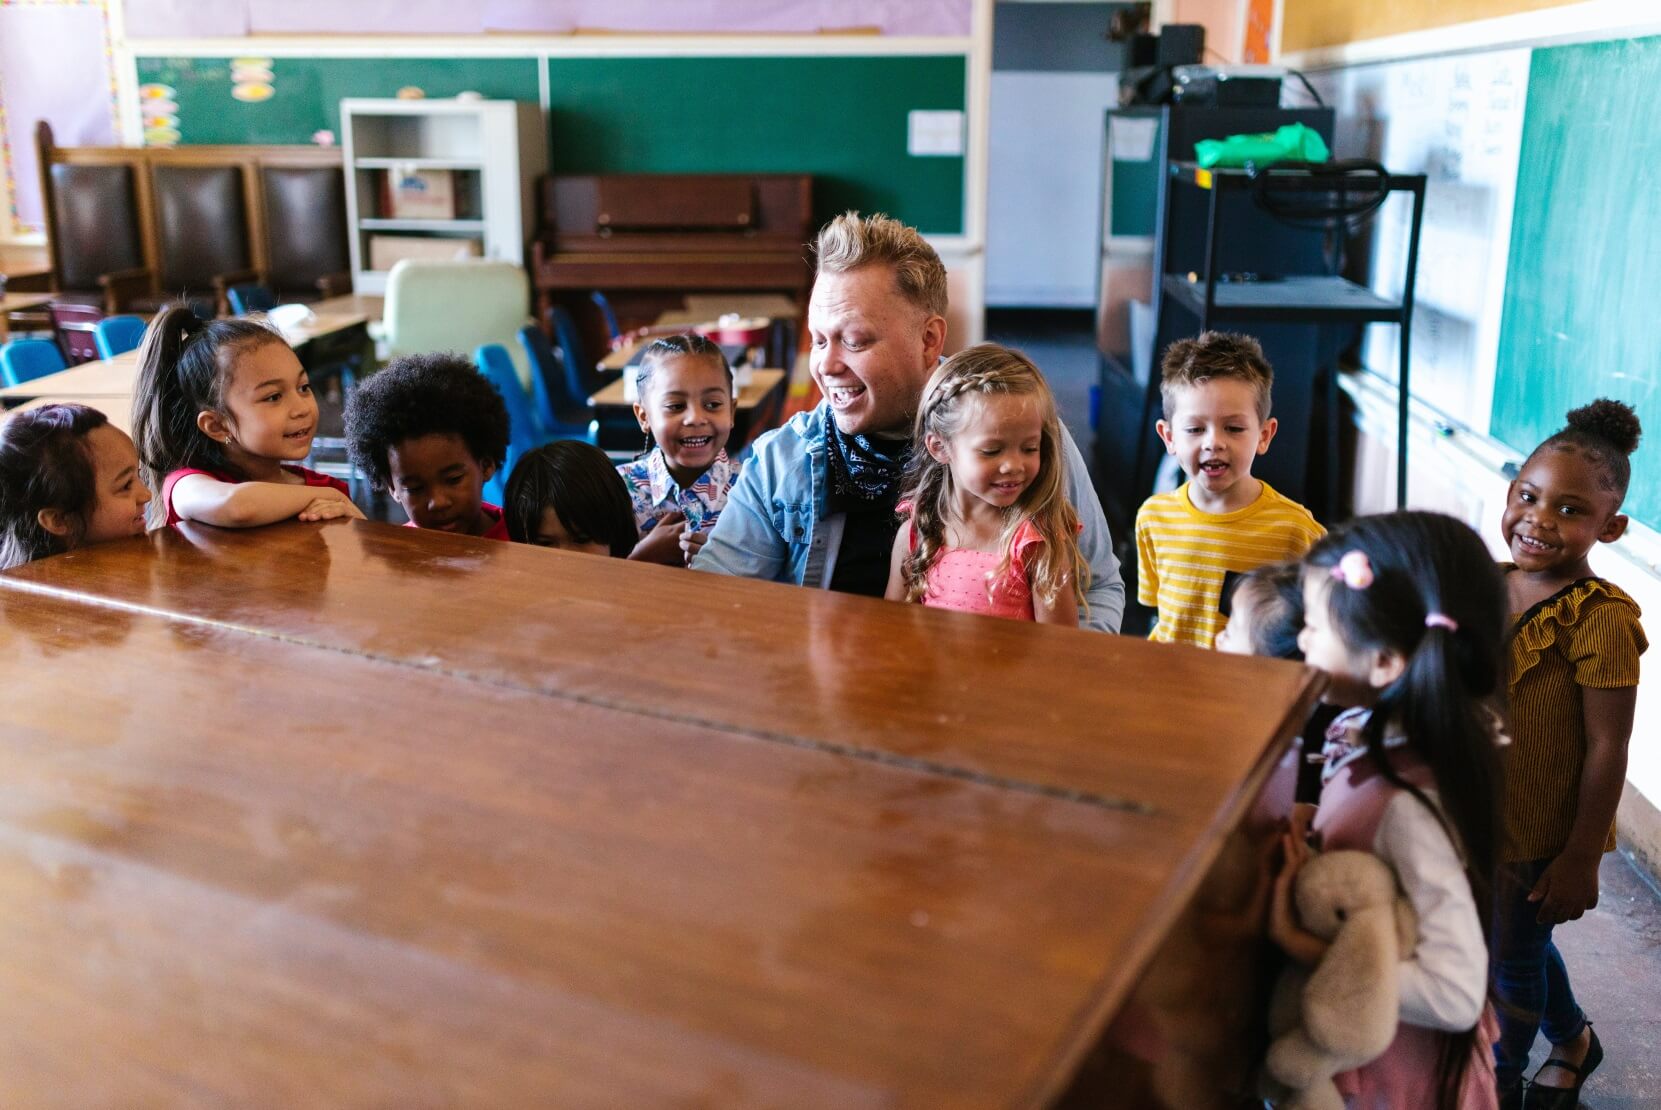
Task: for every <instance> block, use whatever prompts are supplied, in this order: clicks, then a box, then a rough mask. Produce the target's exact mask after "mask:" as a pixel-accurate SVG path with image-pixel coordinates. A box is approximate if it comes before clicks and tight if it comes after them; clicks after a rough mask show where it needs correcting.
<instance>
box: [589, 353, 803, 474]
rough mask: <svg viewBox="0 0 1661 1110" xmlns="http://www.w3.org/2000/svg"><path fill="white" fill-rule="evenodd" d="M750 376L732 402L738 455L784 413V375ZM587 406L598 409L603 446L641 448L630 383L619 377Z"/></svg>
mask: <svg viewBox="0 0 1661 1110" xmlns="http://www.w3.org/2000/svg"><path fill="white" fill-rule="evenodd" d="M749 375H750V380H749V381H748V382H746V383H745V384H744V385H743V387H741V388H740V389H739V391H738V396H737V397H736V398H734V401H733V420H732V433H731V434H730V435H729V436H728V437H727V451H728V453H730V454H737V453H738V450H739V448H741V447H743V446H744V445H745V444H746V443H748V442H750V440H751V439H752V438H754V437H755V436H756V435H759V434H760V433H762V432H765V431H767V430H768V429H769V428H772V427H775V426H777V424H778V422H779V414H780V413H782V412H783V411H784V388H785V377H786V375H785V372H784V371H783V370H767V369H759V370H751V371H749ZM588 403H589V404H590V405H592V406H593V407H594V408H595V409H596V410H598V416H599V425H600V440H599V446H600V447H602V448H605V449H607V450H621V449H622V448H623V447H625V446H627V447H628V448H630V449H633V450H638V449H639V442H640V439H639V436H637V435H634V434H633V432H634V429H636V428H638V427H639V424H638V423H637V422H636V421H635V418H634V403H633V402H632V401H630V400H629V395H628V384H627V382H625V381H624V380H623V379H622V378H618V379H617V380H616V381H614V382H612V383H611V384H610V385H608V386H606V387H605V388H604V389H602V390H600V391H599V392H598V393H596V394H594V395H593V396H592V397H590V398H589V399H588ZM619 429H622V430H621V431H619Z"/></svg>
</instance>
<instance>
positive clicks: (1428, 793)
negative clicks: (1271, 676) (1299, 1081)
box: [1270, 512, 1505, 1110]
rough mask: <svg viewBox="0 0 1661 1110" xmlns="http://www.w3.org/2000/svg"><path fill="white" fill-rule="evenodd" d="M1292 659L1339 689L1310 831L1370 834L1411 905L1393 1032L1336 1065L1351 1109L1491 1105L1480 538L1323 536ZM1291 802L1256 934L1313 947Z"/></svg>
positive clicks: (1491, 572)
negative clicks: (1339, 710)
mask: <svg viewBox="0 0 1661 1110" xmlns="http://www.w3.org/2000/svg"><path fill="white" fill-rule="evenodd" d="M1303 591H1304V628H1303V633H1302V635H1301V636H1300V637H1299V640H1298V644H1299V647H1301V648H1302V649H1303V652H1304V658H1305V660H1306V661H1307V662H1308V663H1309V664H1310V665H1312V666H1315V667H1319V668H1320V669H1322V670H1324V671H1326V672H1327V675H1328V678H1329V685H1328V687H1327V690H1326V692H1325V694H1324V695H1323V697H1324V699H1325V700H1326V701H1328V702H1331V703H1333V704H1336V705H1342V706H1348V707H1353V708H1351V710H1350V712H1347V713H1345V714H1343V715H1342V716H1340V717H1339V718H1338V720H1337V721H1336V722H1335V723H1334V724H1333V726H1332V729H1331V730H1330V731H1329V732H1328V734H1327V736H1328V738H1327V744H1326V748H1325V751H1324V753H1323V754H1324V758H1325V761H1326V766H1325V770H1324V772H1323V775H1322V784H1323V785H1322V789H1321V796H1320V804H1319V806H1317V807H1316V808H1315V811H1314V817H1313V822H1312V824H1310V830H1311V832H1312V835H1311V836H1310V838H1309V841H1311V842H1313V846H1314V847H1318V848H1319V849H1321V850H1326V851H1334V850H1339V849H1355V850H1359V851H1365V852H1372V853H1373V854H1374V855H1376V856H1378V857H1379V858H1380V859H1382V860H1384V862H1385V863H1387V864H1389V865H1390V868H1391V870H1392V871H1394V872H1395V875H1396V880H1397V883H1398V885H1399V886H1400V888H1401V890H1402V893H1403V894H1404V895H1405V896H1406V897H1407V899H1408V901H1409V902H1411V903H1412V905H1413V908H1414V910H1415V912H1416V913H1417V915H1418V939H1417V941H1416V943H1415V946H1414V948H1413V951H1412V952H1410V953H1407V954H1405V955H1404V957H1403V959H1402V962H1401V964H1400V966H1399V970H1398V976H1397V988H1396V989H1397V996H1398V998H1397V1001H1398V1004H1399V1010H1398V1013H1399V1018H1398V1023H1397V1026H1396V1035H1395V1039H1394V1040H1393V1041H1392V1042H1391V1044H1390V1046H1389V1048H1387V1049H1386V1050H1385V1051H1384V1054H1383V1055H1382V1056H1380V1057H1379V1058H1378V1059H1376V1060H1373V1061H1372V1062H1371V1063H1368V1064H1366V1065H1364V1066H1362V1067H1360V1068H1357V1069H1356V1070H1354V1071H1351V1072H1346V1073H1344V1074H1342V1075H1339V1076H1337V1077H1336V1082H1337V1085H1338V1089H1339V1091H1340V1092H1341V1093H1342V1094H1343V1096H1344V1101H1345V1105H1346V1106H1349V1107H1352V1108H1356V1110H1361V1108H1365V1110H1418V1108H1431V1107H1436V1108H1440V1110H1467V1108H1476V1107H1482V1108H1488V1107H1493V1106H1495V1105H1496V1094H1495V1086H1494V1058H1493V1043H1494V1040H1495V1038H1496V1036H1497V1034H1498V1026H1497V1024H1496V1023H1495V1021H1494V1014H1493V1010H1492V1008H1491V1007H1490V1006H1488V1004H1487V998H1488V979H1489V976H1488V949H1487V944H1486V941H1485V939H1484V938H1485V937H1486V936H1487V935H1488V930H1487V926H1488V910H1489V906H1490V905H1491V887H1492V879H1493V875H1494V868H1495V859H1496V854H1495V853H1496V845H1497V840H1498V836H1497V833H1498V820H1499V812H1500V809H1499V804H1498V803H1499V789H1500V787H1499V783H1500V779H1499V765H1498V753H1497V751H1496V744H1497V741H1498V731H1497V729H1496V727H1495V722H1496V718H1495V717H1494V714H1493V712H1492V710H1491V709H1490V708H1489V700H1490V699H1491V698H1493V697H1494V695H1495V694H1496V692H1497V690H1498V686H1499V681H1500V676H1501V673H1502V671H1501V655H1500V644H1501V639H1500V638H1501V635H1502V632H1503V629H1504V624H1505V588H1504V585H1503V583H1502V582H1501V580H1500V578H1499V574H1498V572H1497V571H1496V569H1495V567H1494V563H1493V561H1492V559H1491V558H1490V557H1489V555H1488V552H1487V549H1486V547H1485V546H1484V545H1483V543H1482V540H1481V539H1480V538H1478V537H1477V535H1476V533H1474V532H1472V531H1471V530H1470V529H1469V528H1467V527H1466V526H1465V525H1464V524H1461V523H1460V522H1459V521H1457V520H1455V519H1453V518H1452V517H1448V516H1443V515H1441V514H1439V513H1422V512H1402V513H1391V514H1388V515H1386V516H1377V517H1368V518H1364V519H1362V520H1358V521H1356V522H1354V523H1353V524H1351V525H1349V526H1347V527H1346V528H1343V529H1341V530H1339V531H1336V532H1334V533H1332V534H1331V535H1329V536H1327V537H1326V538H1325V539H1324V540H1322V541H1321V542H1320V543H1318V544H1317V545H1316V546H1315V547H1314V548H1313V549H1312V550H1311V551H1310V553H1309V555H1308V557H1307V558H1306V560H1305V564H1304V575H1303ZM1306 821H1307V817H1306V815H1304V814H1299V815H1297V816H1296V817H1295V818H1294V821H1293V829H1292V831H1289V832H1288V833H1287V835H1286V838H1285V844H1284V847H1285V854H1286V862H1285V864H1284V866H1283V867H1282V870H1281V872H1280V874H1279V876H1278V877H1277V879H1276V883H1275V898H1274V901H1273V904H1272V905H1273V908H1272V910H1271V914H1270V936H1271V937H1272V938H1273V939H1274V940H1275V942H1276V943H1277V944H1279V945H1280V947H1281V948H1282V949H1283V950H1284V951H1285V952H1286V954H1287V955H1288V957H1290V958H1291V959H1294V960H1297V961H1299V962H1301V963H1304V964H1307V965H1312V964H1314V963H1316V962H1317V961H1319V960H1320V958H1321V957H1322V955H1324V953H1325V950H1326V942H1325V941H1323V940H1321V939H1320V938H1318V937H1316V936H1314V935H1313V934H1311V933H1309V932H1307V931H1305V930H1304V929H1303V928H1302V925H1301V923H1300V922H1299V921H1298V918H1297V911H1296V909H1295V908H1294V906H1293V903H1292V884H1293V880H1294V879H1295V878H1296V875H1297V872H1298V868H1299V867H1300V866H1301V864H1302V863H1303V861H1304V860H1305V859H1306V858H1307V857H1308V853H1309V852H1310V850H1311V847H1312V844H1311V843H1310V842H1306V840H1305V838H1304V836H1303V835H1302V834H1303V832H1304V825H1305V823H1306Z"/></svg>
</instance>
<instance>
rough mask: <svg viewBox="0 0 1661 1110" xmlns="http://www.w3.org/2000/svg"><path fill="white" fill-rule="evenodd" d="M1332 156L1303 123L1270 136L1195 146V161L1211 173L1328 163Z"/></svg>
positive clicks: (1241, 137) (1239, 137)
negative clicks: (1296, 163)
mask: <svg viewBox="0 0 1661 1110" xmlns="http://www.w3.org/2000/svg"><path fill="white" fill-rule="evenodd" d="M1331 157H1332V152H1331V151H1329V150H1328V149H1327V146H1326V143H1325V142H1324V141H1323V140H1322V139H1321V136H1320V135H1319V134H1318V133H1316V132H1315V131H1313V130H1311V129H1310V128H1308V127H1305V126H1304V125H1303V124H1301V123H1289V124H1287V125H1286V126H1285V127H1282V128H1280V129H1279V130H1278V131H1275V132H1272V133H1269V134H1263V135H1230V136H1229V137H1228V138H1226V139H1201V140H1200V141H1199V142H1197V143H1195V144H1194V160H1195V161H1197V162H1199V164H1200V166H1201V167H1202V168H1204V169H1208V170H1211V169H1217V168H1219V167H1221V168H1223V169H1238V168H1240V167H1241V166H1244V165H1247V164H1251V165H1254V166H1272V165H1274V164H1275V163H1276V162H1325V161H1327V160H1328V159H1330V158H1331Z"/></svg>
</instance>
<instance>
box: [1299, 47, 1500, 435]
mask: <svg viewBox="0 0 1661 1110" xmlns="http://www.w3.org/2000/svg"><path fill="white" fill-rule="evenodd" d="M1530 53H1531V52H1530V51H1529V50H1526V49H1520V50H1499V51H1491V52H1487V53H1481V54H1467V55H1461V56H1457V57H1450V58H1428V59H1416V60H1412V61H1402V62H1384V63H1379V64H1375V65H1366V66H1356V67H1354V68H1351V69H1344V70H1333V71H1329V72H1327V73H1324V74H1319V75H1317V76H1316V77H1315V78H1314V81H1315V84H1316V87H1317V88H1319V89H1320V90H1321V95H1322V96H1323V97H1325V98H1326V100H1327V102H1328V103H1329V104H1331V105H1333V107H1334V108H1336V109H1337V113H1338V126H1337V141H1336V143H1335V144H1334V145H1335V150H1334V152H1333V153H1334V156H1335V157H1338V158H1371V159H1374V160H1376V161H1379V162H1382V163H1384V165H1385V166H1386V167H1388V168H1389V169H1390V170H1392V171H1394V172H1397V173H1423V174H1426V175H1427V176H1428V177H1429V179H1430V180H1429V185H1428V187H1427V189H1426V193H1425V213H1424V225H1423V229H1422V235H1421V239H1420V244H1419V270H1418V274H1419V276H1418V284H1417V289H1416V292H1415V297H1416V301H1415V308H1414V314H1413V333H1412V356H1411V357H1412V360H1413V364H1412V380H1411V388H1412V391H1413V395H1414V396H1415V397H1417V398H1419V399H1420V400H1422V401H1424V402H1426V403H1427V404H1429V405H1431V406H1432V407H1434V408H1436V409H1438V410H1439V411H1441V412H1442V413H1443V414H1444V415H1446V416H1448V417H1450V418H1451V419H1452V420H1454V421H1456V422H1457V423H1459V424H1462V425H1464V426H1465V427H1467V428H1469V429H1470V430H1472V431H1474V432H1478V433H1480V434H1486V433H1487V431H1488V422H1489V415H1490V412H1491V410H1492V408H1493V397H1494V367H1495V362H1496V359H1497V356H1498V353H1499V333H1500V314H1501V311H1502V308H1503V304H1504V297H1505V269H1506V258H1507V256H1508V255H1509V253H1510V249H1511V210H1512V203H1513V201H1514V199H1515V196H1516V188H1517V161H1518V158H1519V156H1520V154H1521V150H1522V133H1523V110H1524V107H1525V106H1526V102H1527V99H1528V67H1529V57H1530ZM1411 211H1412V210H1411V199H1410V198H1408V197H1405V196H1404V197H1397V198H1395V199H1393V200H1391V201H1390V202H1389V203H1388V204H1387V205H1386V206H1385V207H1384V209H1383V210H1381V211H1380V213H1379V214H1378V216H1377V218H1376V221H1375V225H1374V227H1375V234H1374V236H1373V243H1374V249H1373V256H1372V259H1371V262H1370V273H1371V275H1372V278H1371V283H1372V286H1373V288H1374V289H1376V290H1378V291H1379V292H1380V293H1383V294H1386V295H1388V296H1399V295H1400V293H1401V289H1402V278H1403V274H1404V273H1405V270H1406V262H1407V240H1408V235H1407V231H1408V221H1409V218H1410V215H1411ZM1397 342H1398V338H1397V334H1396V329H1394V328H1388V327H1383V326H1376V325H1375V326H1374V327H1371V328H1369V329H1368V334H1367V340H1366V344H1365V346H1364V347H1363V358H1364V360H1365V361H1366V364H1367V366H1368V367H1370V368H1371V369H1374V370H1377V371H1379V372H1380V373H1383V374H1386V375H1388V376H1390V377H1392V378H1394V377H1395V376H1396V363H1397V354H1398V347H1397Z"/></svg>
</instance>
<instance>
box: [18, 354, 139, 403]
mask: <svg viewBox="0 0 1661 1110" xmlns="http://www.w3.org/2000/svg"><path fill="white" fill-rule="evenodd" d="M137 380H138V352H137V351H124V352H122V353H121V354H119V355H116V356H115V357H114V358H101V359H94V360H93V361H92V362H83V363H80V364H78V365H76V366H71V367H69V368H68V369H67V370H59V371H58V372H57V373H56V374H45V375H42V376H41V377H38V378H34V379H31V380H30V381H26V382H22V383H21V384H18V385H9V386H6V387H5V388H4V389H0V406H4V407H6V408H14V407H16V406H17V405H20V404H22V403H23V402H24V401H31V400H34V399H35V398H37V397H56V398H57V399H58V400H60V401H84V402H86V403H88V404H91V403H92V400H93V399H94V398H100V399H108V398H111V397H131V396H132V395H133V385H134V383H135V382H136V381H137Z"/></svg>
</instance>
